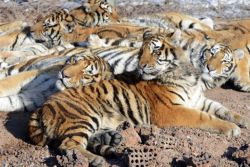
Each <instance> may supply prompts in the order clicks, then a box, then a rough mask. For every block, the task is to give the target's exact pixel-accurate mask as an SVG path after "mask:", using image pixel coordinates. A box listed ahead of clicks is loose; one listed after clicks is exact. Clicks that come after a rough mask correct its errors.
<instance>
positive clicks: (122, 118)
mask: <svg viewBox="0 0 250 167" xmlns="http://www.w3.org/2000/svg"><path fill="white" fill-rule="evenodd" d="M146 45H150V48H151V49H146V50H144V49H142V50H141V51H140V55H139V57H140V59H139V63H138V70H139V72H140V75H141V78H142V79H143V81H139V82H137V83H135V84H129V83H126V82H124V81H121V80H117V79H111V80H102V81H100V82H98V83H92V84H91V85H87V86H80V87H78V88H76V87H73V88H68V89H66V90H64V91H61V92H58V93H56V94H53V95H52V96H50V97H49V98H48V100H47V101H46V102H45V103H44V104H43V105H42V107H40V108H39V109H37V110H36V111H35V112H34V113H33V114H32V115H31V117H30V120H29V125H28V133H29V136H30V139H31V141H32V142H33V143H34V144H36V145H40V146H44V145H46V144H48V143H50V141H53V140H56V141H57V145H58V147H59V149H60V150H61V151H66V150H71V149H77V150H79V151H80V152H81V153H82V154H83V155H84V156H85V157H86V158H88V160H89V163H90V165H92V166H102V165H103V164H104V163H105V160H104V159H103V158H102V157H101V156H98V155H95V154H93V153H92V152H90V151H88V150H87V149H86V148H87V146H88V141H89V139H90V138H91V137H92V136H93V135H95V133H97V132H98V131H99V130H102V129H111V130H115V129H116V128H117V127H118V126H119V125H120V124H122V123H124V122H126V121H127V122H129V123H131V124H132V125H145V124H148V125H150V124H154V125H156V126H158V127H160V128H164V127H169V126H186V127H192V128H201V129H205V130H213V131H216V132H220V133H223V134H226V135H228V136H238V135H240V131H241V130H240V128H239V127H238V126H237V125H240V126H243V127H249V125H250V124H249V123H250V120H249V118H246V117H243V116H241V115H239V114H237V113H235V112H233V111H230V110H229V109H227V108H226V107H224V106H223V105H221V104H220V103H218V102H215V101H212V100H210V99H207V98H206V97H205V96H204V94H203V91H204V90H206V89H207V87H206V82H211V80H213V79H214V78H213V77H211V76H206V77H203V75H200V74H199V73H198V72H197V73H193V70H194V69H193V67H192V65H190V64H185V63H188V62H187V61H184V62H180V60H184V59H185V57H183V56H184V55H183V52H182V49H181V48H176V47H175V46H174V45H172V44H171V43H168V44H165V45H162V46H161V47H160V49H162V50H165V52H164V53H165V54H158V53H159V52H157V50H158V49H159V45H155V43H148V42H145V43H144V44H143V46H142V48H143V47H144V46H146ZM77 75H79V73H77ZM205 81H206V82H205ZM191 97H192V98H191ZM236 124H237V125H236ZM106 153H107V154H106ZM109 154H110V152H102V153H101V155H103V156H105V155H109Z"/></svg>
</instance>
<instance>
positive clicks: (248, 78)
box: [232, 56, 250, 92]
mask: <svg viewBox="0 0 250 167" xmlns="http://www.w3.org/2000/svg"><path fill="white" fill-rule="evenodd" d="M249 67H250V64H249V60H247V56H244V58H243V59H242V60H240V62H239V64H238V67H237V68H236V71H235V73H234V74H233V76H232V79H233V81H234V85H235V86H236V88H238V89H239V90H241V91H243V92H250V71H249V70H250V69H249Z"/></svg>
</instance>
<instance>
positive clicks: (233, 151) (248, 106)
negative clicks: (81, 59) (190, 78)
mask: <svg viewBox="0 0 250 167" xmlns="http://www.w3.org/2000/svg"><path fill="white" fill-rule="evenodd" d="M118 2H119V1H118ZM165 2H166V1H165ZM77 5H79V4H77V3H75V2H67V3H65V2H64V1H49V0H45V1H31V2H24V3H22V4H18V3H16V2H11V1H10V2H6V3H4V2H3V1H1V2H0V22H5V21H9V20H16V19H23V20H26V21H28V22H29V23H30V24H32V23H33V21H34V20H36V18H37V17H41V16H42V15H46V13H49V12H50V11H52V10H54V9H56V8H58V7H62V6H64V7H65V6H66V7H69V8H72V7H74V6H77ZM179 5H181V4H179ZM117 6H118V7H119V11H120V13H121V14H123V15H124V16H125V15H126V16H128V15H133V14H134V13H131V11H136V13H137V14H140V13H144V14H145V13H151V12H155V11H158V12H159V11H165V10H168V9H169V10H172V11H173V10H178V11H180V10H181V9H183V10H184V11H188V9H186V8H178V6H176V5H173V4H172V6H170V5H169V4H168V3H165V6H160V5H158V4H155V5H153V6H151V7H150V8H148V6H149V5H144V6H143V5H138V6H136V7H134V6H133V7H127V8H124V5H123V4H122V3H118V4H117ZM145 6H146V7H145ZM248 7H249V6H244V9H242V11H244V10H249V8H248ZM131 8H132V9H131ZM220 8H223V6H222V7H220ZM133 9H136V10H133ZM211 9H212V10H214V11H213V12H212V13H214V15H213V16H215V17H218V16H221V17H224V16H225V15H223V14H221V13H222V12H221V11H216V10H217V9H216V8H214V7H211ZM188 12H189V13H193V12H194V13H195V12H196V13H197V11H191V10H189V11H188ZM202 14H203V15H204V14H206V13H202ZM207 14H208V15H210V16H211V15H212V14H211V13H209V12H208V13H207ZM220 14H221V15H220ZM238 15H240V14H239V13H238V14H236V16H238ZM244 16H247V15H241V17H244ZM226 17H227V18H228V17H229V16H228V15H226ZM232 17H235V15H232ZM224 18H225V17H224ZM206 95H207V97H209V98H211V99H214V100H216V101H219V102H221V103H222V104H223V105H225V106H227V107H228V108H230V109H232V110H234V111H236V112H239V113H241V114H242V115H245V116H247V117H250V93H243V92H238V91H235V90H232V89H229V88H227V87H225V88H223V89H222V88H217V89H214V90H211V91H209V92H207V93H206ZM0 105H1V104H0ZM28 117H29V113H21V112H19V113H15V112H13V113H3V112H0V165H1V166H4V167H7V166H34V167H36V166H54V165H56V166H88V164H87V163H86V159H85V158H84V157H82V156H81V155H80V154H79V153H78V152H77V151H71V152H68V153H67V154H66V155H63V156H60V155H58V153H57V152H56V151H55V150H53V149H49V148H48V147H44V148H42V147H37V146H34V145H31V144H29V140H28V137H27V132H26V128H27V120H28ZM122 134H123V136H124V138H125V139H126V140H125V141H124V144H122V145H121V146H119V147H118V148H117V150H119V151H120V152H125V153H126V154H124V155H123V156H121V157H120V158H113V159H112V158H111V159H108V162H109V165H108V166H126V163H125V162H127V163H130V165H131V166H136V165H138V166H140V165H142V166H164V167H165V166H187V165H190V166H206V167H208V166H232V167H233V166H245V167H247V166H250V131H249V130H247V129H242V135H241V136H240V137H238V138H228V137H226V136H224V135H219V134H214V133H209V132H206V131H201V130H197V129H186V128H176V127H173V128H166V129H158V128H155V127H145V128H142V129H139V128H136V129H133V128H129V129H126V130H123V131H122ZM138 134H139V138H138ZM139 141H140V142H141V143H138V142H139ZM128 146H129V149H128V148H127V147H128ZM124 149H125V151H124ZM142 155H143V156H144V157H143V158H142V157H141V156H142ZM127 165H128V164H127Z"/></svg>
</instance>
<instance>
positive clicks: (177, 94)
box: [169, 90, 185, 102]
mask: <svg viewBox="0 0 250 167" xmlns="http://www.w3.org/2000/svg"><path fill="white" fill-rule="evenodd" d="M169 92H170V93H173V94H175V95H176V96H178V97H179V98H181V100H182V101H184V102H185V99H184V98H183V97H182V96H181V95H180V94H179V93H177V92H174V91H172V90H169Z"/></svg>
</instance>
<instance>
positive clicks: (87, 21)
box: [70, 0, 119, 27]
mask: <svg viewBox="0 0 250 167" xmlns="http://www.w3.org/2000/svg"><path fill="white" fill-rule="evenodd" d="M70 14H71V15H73V16H74V18H75V20H76V22H77V23H78V24H79V25H81V26H83V27H95V26H100V25H103V24H106V23H109V22H117V21H119V15H118V13H117V12H116V10H115V8H113V7H112V6H111V5H110V4H109V3H108V2H107V1H105V0H100V1H98V2H94V3H92V2H91V3H85V4H84V5H83V6H80V7H78V8H76V9H73V10H71V11H70Z"/></svg>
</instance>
